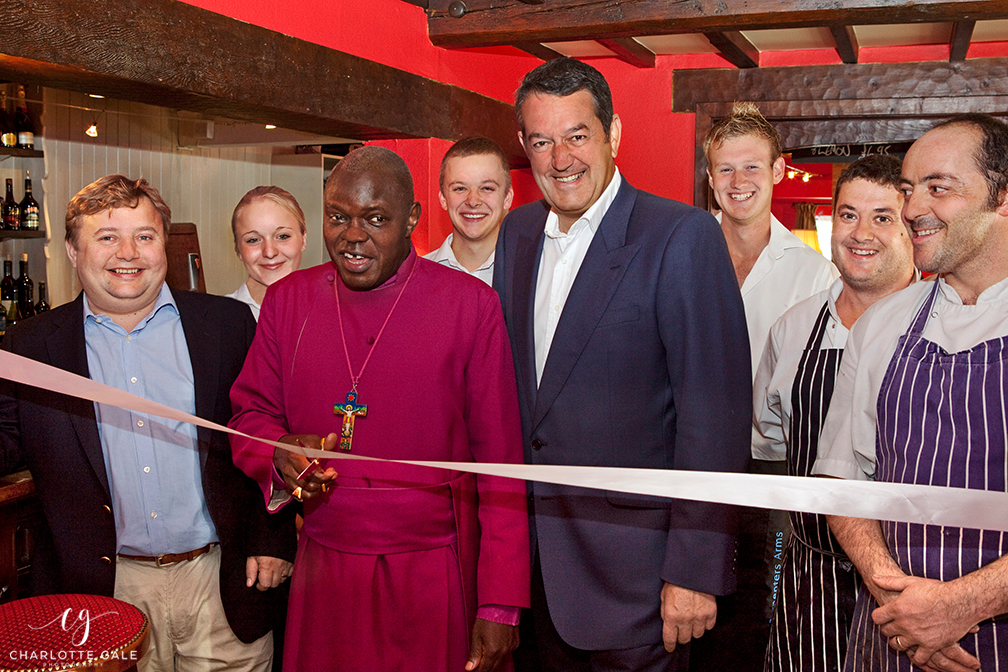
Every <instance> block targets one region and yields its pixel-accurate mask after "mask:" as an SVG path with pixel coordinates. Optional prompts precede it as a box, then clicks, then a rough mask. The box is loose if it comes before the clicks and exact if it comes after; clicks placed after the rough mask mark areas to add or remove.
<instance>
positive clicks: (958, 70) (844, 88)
mask: <svg viewBox="0 0 1008 672" xmlns="http://www.w3.org/2000/svg"><path fill="white" fill-rule="evenodd" d="M1006 63H1008V59H1006V58H975V59H970V60H968V61H966V62H965V63H945V62H942V61H928V62H923V63H859V64H856V65H807V66H802V67H800V68H793V67H790V68H789V67H772V68H758V69H756V70H747V71H740V70H731V69H718V70H676V71H675V72H674V73H672V111H673V112H693V111H695V110H696V106H697V105H699V104H701V103H710V102H712V101H722V102H724V104H725V105H730V103H731V101H734V100H752V101H754V102H756V103H757V104H759V105H760V110H761V111H762V110H763V105H762V102H763V101H781V100H791V101H794V105H795V113H794V114H795V116H796V117H803V118H804V117H808V116H809V115H808V113H807V110H803V109H801V108H800V103H801V102H802V101H826V100H841V101H842V100H856V101H860V102H859V104H861V105H867V104H868V101H873V103H872V104H873V105H874V107H873V109H875V110H876V114H877V115H878V116H880V117H884V116H885V115H886V114H896V113H901V114H908V115H909V114H911V113H912V112H913V110H910V109H907V103H904V102H903V99H908V100H912V101H919V100H922V99H927V100H931V101H932V105H933V106H934V107H933V108H930V107H929V108H928V109H927V110H924V109H920V110H917V112H918V113H919V114H921V115H923V116H929V115H935V116H942V108H944V109H947V110H948V111H946V112H944V114H950V113H953V112H954V111H955V110H954V109H952V108H951V107H950V106H952V105H954V104H955V101H956V99H960V98H963V99H965V98H978V97H984V98H987V99H992V97H1001V99H1002V100H1003V99H1005V98H1004V97H1008V78H1005V77H1004V71H1005V64H1006ZM911 105H917V106H919V105H920V104H919V103H912V104H911ZM955 109H959V108H955ZM764 114H766V112H764ZM768 118H769V117H768Z"/></svg>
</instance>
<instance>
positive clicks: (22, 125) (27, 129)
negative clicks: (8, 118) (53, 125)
mask: <svg viewBox="0 0 1008 672" xmlns="http://www.w3.org/2000/svg"><path fill="white" fill-rule="evenodd" d="M14 128H15V129H16V130H17V146H18V147H20V148H21V149H35V125H34V124H33V123H32V120H31V117H30V116H28V104H27V103H25V92H24V86H20V85H19V86H18V97H17V110H16V111H15V112H14Z"/></svg>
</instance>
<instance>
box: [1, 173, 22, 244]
mask: <svg viewBox="0 0 1008 672" xmlns="http://www.w3.org/2000/svg"><path fill="white" fill-rule="evenodd" d="M3 227H4V228H5V229H6V230H8V231H17V230H18V229H20V228H21V206H20V205H18V203H17V201H15V200H14V180H12V179H11V178H9V177H8V178H7V196H6V197H5V198H4V202H3Z"/></svg>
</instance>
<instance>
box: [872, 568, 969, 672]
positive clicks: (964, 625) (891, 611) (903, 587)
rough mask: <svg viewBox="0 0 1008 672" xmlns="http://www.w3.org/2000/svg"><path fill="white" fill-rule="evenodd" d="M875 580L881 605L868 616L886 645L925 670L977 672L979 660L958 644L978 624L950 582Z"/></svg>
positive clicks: (910, 579)
mask: <svg viewBox="0 0 1008 672" xmlns="http://www.w3.org/2000/svg"><path fill="white" fill-rule="evenodd" d="M874 582H875V584H876V585H877V586H878V587H879V588H880V589H882V591H884V592H883V593H882V594H883V595H884V596H885V598H884V600H885V604H883V605H882V606H880V607H879V608H878V609H876V610H875V611H873V612H872V620H874V621H875V623H876V624H877V625H878V626H879V630H880V632H881V633H882V634H883V635H885V636H886V637H887V638H889V646H890V647H892V648H893V649H895V650H897V651H901V652H905V653H906V654H907V656H909V657H910V660H911V661H913V663H914V664H915V665H917V666H918V667H922V668H924V669H925V670H929V671H930V672H972V671H973V670H978V669H980V661H979V660H977V659H976V657H974V656H972V655H970V654H969V653H968V652H967V651H966V650H965V649H963V648H962V647H961V646H960V645H959V640H961V639H962V638H963V637H965V636H966V635H967V633H970V632H976V631H977V625H976V623H975V622H971V620H972V619H971V616H970V614H969V608H968V605H965V604H963V603H962V600H961V599H958V596H957V594H956V590H955V588H954V586H953V583H954V582H942V581H935V580H933V579H924V578H920V577H913V576H905V575H904V576H875V577H874ZM889 595H894V596H893V597H891V598H889Z"/></svg>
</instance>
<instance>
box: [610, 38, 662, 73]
mask: <svg viewBox="0 0 1008 672" xmlns="http://www.w3.org/2000/svg"><path fill="white" fill-rule="evenodd" d="M598 43H599V44H601V45H602V46H603V47H605V48H606V49H608V50H609V51H611V52H613V53H614V54H615V55H616V58H618V59H620V60H621V61H624V62H625V63H629V64H630V65H632V66H634V67H637V68H653V67H655V54H654V52H653V51H651V50H650V49H648V48H647V47H645V46H644V45H643V44H641V43H640V42H638V41H637V40H635V39H633V38H632V37H617V38H613V39H601V40H598Z"/></svg>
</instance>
